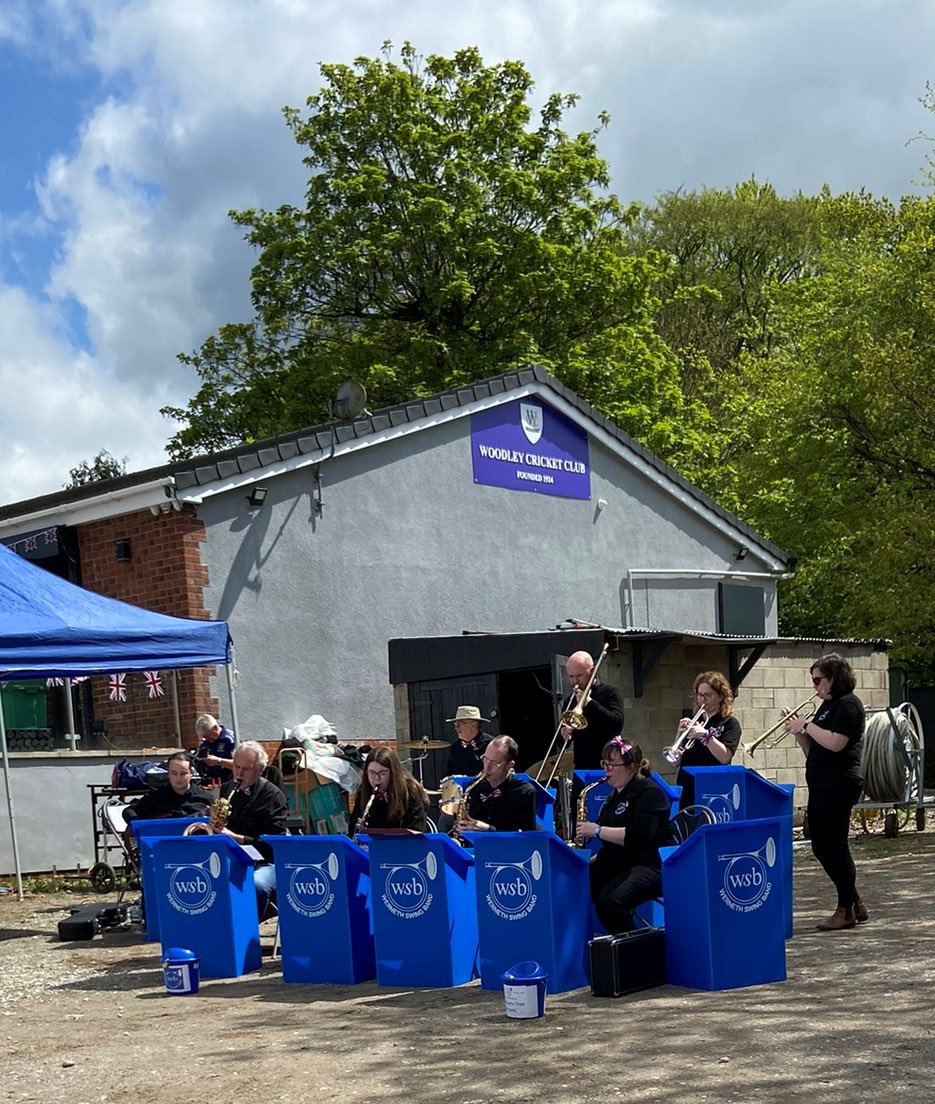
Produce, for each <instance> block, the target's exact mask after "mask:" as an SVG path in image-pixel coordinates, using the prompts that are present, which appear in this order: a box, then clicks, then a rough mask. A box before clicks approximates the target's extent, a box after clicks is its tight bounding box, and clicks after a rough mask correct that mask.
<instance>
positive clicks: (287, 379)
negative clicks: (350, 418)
mask: <svg viewBox="0 0 935 1104" xmlns="http://www.w3.org/2000/svg"><path fill="white" fill-rule="evenodd" d="M390 55H391V50H390V48H389V46H386V47H385V48H384V56H383V58H382V59H371V58H359V59H358V60H357V61H356V62H355V63H354V65H353V66H347V65H323V66H322V68H321V72H322V76H323V77H324V85H323V87H322V89H321V90H320V91H319V92H318V93H316V94H315V95H313V96H311V97H310V98H309V100H308V104H307V108H308V110H307V112H306V113H301V112H299V111H298V110H296V109H294V108H287V109H286V110H285V117H286V122H287V124H288V126H289V127H290V129H291V130H292V132H293V135H294V137H295V139H296V142H297V143H298V144H299V145H300V146H302V147H303V149H304V151H305V156H304V160H305V164H306V165H307V167H308V169H309V182H308V189H307V193H306V203H305V207H304V208H297V207H294V206H288V205H287V206H282V207H279V208H278V209H277V210H274V211H263V210H247V211H240V212H232V217H233V219H234V220H235V221H236V222H237V223H238V224H239V225H241V226H243V227H245V228H246V230H247V235H246V236H247V240H248V241H249V242H250V244H251V245H253V246H254V247H255V248H256V249H257V251H258V258H257V262H256V265H255V267H254V269H253V273H252V299H253V306H254V309H255V312H256V314H255V318H254V319H253V320H252V321H250V322H248V323H242V324H233V325H228V326H224V327H222V328H221V329H220V330H219V332H218V333H217V334H216V335H215V336H213V337H211V338H210V339H209V340H208V341H206V342H205V344H204V345H203V346H202V347H201V349H200V350H198V351H197V352H195V353H193V354H192V355H190V356H185V357H183V358H182V359H183V360H184V361H186V362H187V363H189V364H191V365H192V366H193V367H194V368H195V369H196V371H197V372H198V374H199V376H200V378H201V381H202V383H201V387H200V389H199V391H198V393H197V394H196V395H195V396H194V397H193V398H192V400H191V401H190V402H189V404H188V406H187V407H186V408H185V409H181V410H180V409H168V410H167V411H166V413H169V414H171V415H172V416H173V417H177V418H180V419H181V420H183V421H184V422H186V423H187V424H186V425H185V426H184V428H183V429H181V430H180V431H179V432H178V433H177V434H176V435H175V437H173V438H172V440H171V442H170V450H171V452H172V453H173V454H174V455H175V456H184V455H190V454H192V453H193V452H196V451H199V450H211V449H216V448H219V447H223V446H227V445H231V444H235V443H238V442H241V441H244V440H249V439H252V438H256V437H260V436H267V435H272V434H275V433H279V432H282V431H284V430H287V429H292V428H297V427H300V426H303V425H309V424H314V423H315V422H318V421H321V420H323V419H325V418H327V417H328V416H329V402H330V399H331V397H332V396H333V395H334V393H335V390H336V388H337V385H338V384H339V382H340V381H341V380H342V379H343V378H345V377H347V376H351V377H353V378H355V379H358V380H360V381H361V382H362V383H363V384H364V385H365V386H366V387H367V390H368V393H369V395H370V397H371V404H372V405H383V404H385V403H390V402H396V401H401V400H404V399H408V398H411V397H413V396H417V395H422V394H428V393H432V392H435V391H438V390H442V389H444V388H447V387H451V386H456V385H458V384H461V383H465V382H470V381H473V380H476V379H480V378H483V377H485V376H489V375H494V374H497V373H500V372H503V371H506V370H508V369H510V368H511V367H515V366H517V365H522V364H529V363H541V364H543V365H545V366H546V367H548V368H549V369H550V370H551V371H552V372H554V373H555V374H556V375H557V376H558V377H559V378H560V379H562V380H563V381H564V382H566V383H567V384H568V385H569V386H570V387H572V388H573V389H574V390H575V391H576V392H577V393H578V394H579V395H581V396H582V397H584V398H585V399H588V400H589V401H590V402H592V403H593V404H594V405H595V406H596V407H597V408H598V409H600V410H602V411H604V412H605V413H607V414H608V415H609V416H610V417H612V418H614V420H616V421H618V422H619V423H620V424H621V425H622V426H623V427H624V428H625V429H627V430H629V431H630V432H632V433H634V434H635V435H636V436H638V437H639V438H640V439H641V440H642V441H643V442H645V443H646V444H647V445H649V447H651V448H654V449H656V450H657V451H658V452H660V453H661V454H662V455H663V456H664V457H665V458H666V459H669V460H671V461H674V462H676V463H679V464H680V465H681V467H682V470H683V471H685V473H686V474H689V475H690V474H691V472H692V471H693V455H694V452H695V450H697V448H698V445H699V443H700V441H701V440H702V435H701V433H700V432H699V431H700V430H701V429H703V426H704V423H705V421H706V418H707V413H706V410H705V408H704V407H703V406H699V407H698V408H697V409H692V406H691V403H690V402H689V403H686V401H685V397H684V396H683V394H682V391H681V387H680V381H679V365H678V360H677V358H676V357H675V356H674V355H673V354H672V352H671V350H670V349H669V348H668V346H667V345H666V343H665V342H664V341H663V340H662V339H661V338H660V336H659V334H658V331H657V329H656V327H655V324H654V315H655V314H656V312H657V311H658V307H659V300H658V286H659V281H660V278H661V277H662V276H663V274H664V273H665V272H666V270H667V267H668V262H667V261H665V260H663V259H662V258H661V256H660V255H659V254H657V253H655V252H654V251H652V250H646V251H644V252H643V253H642V254H641V255H635V254H634V252H633V251H632V250H631V249H629V248H627V247H626V240H625V230H626V227H627V225H628V223H629V222H630V221H631V219H632V217H633V216H634V214H635V208H634V209H632V210H630V209H624V208H623V207H622V205H621V204H620V202H619V200H618V199H617V197H616V196H614V195H612V194H610V193H609V192H608V191H607V187H608V185H609V178H608V172H607V166H606V164H605V163H604V161H603V160H602V159H601V158H600V157H599V156H598V153H597V147H596V135H597V133H598V131H599V127H598V128H595V129H594V130H590V131H585V132H583V133H580V134H577V135H576V136H570V135H568V134H567V133H566V132H565V131H564V130H563V129H562V126H561V124H562V119H563V115H564V113H565V112H566V111H567V110H568V109H570V108H572V107H573V105H574V103H575V99H576V98H575V97H574V96H571V95H561V94H557V93H556V94H554V95H551V96H549V97H548V99H547V100H546V102H545V105H544V106H543V107H542V108H541V110H540V111H539V113H538V119H537V120H536V122H535V123H533V113H532V111H531V109H530V107H529V104H528V98H529V96H530V93H531V91H532V89H533V81H532V78H531V76H530V75H529V73H528V72H527V71H526V69H525V68H524V67H523V66H522V65H521V64H520V63H519V62H515V61H508V62H504V63H502V64H499V65H495V66H485V65H484V64H483V61H482V58H481V56H480V54H479V53H478V51H477V50H476V49H473V48H471V49H464V50H459V51H457V52H456V53H455V54H454V56H453V57H451V58H447V57H441V56H437V55H432V56H429V57H427V58H425V59H424V60H423V59H421V58H419V57H418V56H417V54H416V53H415V51H414V49H413V48H412V47H411V46H410V45H408V44H407V45H405V46H404V47H403V48H402V49H401V51H400V56H399V63H397V62H395V61H393V60H392V59H391V56H390ZM606 121H607V120H606V117H602V118H601V120H600V126H603V125H604V124H605V123H606Z"/></svg>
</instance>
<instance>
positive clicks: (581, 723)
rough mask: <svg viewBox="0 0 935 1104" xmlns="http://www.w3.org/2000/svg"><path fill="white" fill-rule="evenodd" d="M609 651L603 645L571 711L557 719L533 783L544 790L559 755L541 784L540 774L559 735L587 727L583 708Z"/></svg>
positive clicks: (553, 771) (556, 767)
mask: <svg viewBox="0 0 935 1104" xmlns="http://www.w3.org/2000/svg"><path fill="white" fill-rule="evenodd" d="M609 650H610V645H609V644H605V645H604V649H603V651H602V652H601V654H600V656H599V657H598V660H597V663H595V664H594V666H593V668H592V669H591V677H590V678H589V679H588V681H587V685H586V686H585V688H584V691H583V693H582V695H581V697H580V698H579V699H578V701H577V703H576V704H575V705H574V706H573V707H572V708H571V709H566V710H565V711H564V713H562V715H561V717H559V719H558V728H556V730H555V735H554V736H553V737H552V742H551V743H550V744H549V750H548V751H547V752H546V753H545V758H544V759H543V760H542V765H541V766H540V767H539V772H538V774H537V775H536V778H535V781H536V782H539V783H540V784H541V785H543V786H545V788H546V789H548V788H549V786H551V785H552V781H553V779H554V778H555V772H556V770H557V769H558V764H559V760H560V759H561V755H556V757H555V762H554V763H553V764H552V770H551V772H550V773H549V777H548V779H547V780H546V781H545V782H543V781H542V772H543V771H544V770H545V765H546V763H547V762H548V761H549V756H550V755H551V754H552V752H553V750H554V748H555V744H556V741H557V740H558V737H559V733H560V732H561V731H562V729H563V728H564V727H565V726H566V725H567V726H568V727H569V728H573V729H574V730H575V731H576V732H580V731H581V729H582V728H587V727H588V718H587V717H586V716H585V715H584V707H585V706H586V705H587V704H588V698H589V697H590V694H591V687H592V686H593V685H594V680H595V679H596V678H597V672H598V669H599V668H600V665H601V664H602V663H603V662H604V658H605V657H606V655H607V653H608V651H609Z"/></svg>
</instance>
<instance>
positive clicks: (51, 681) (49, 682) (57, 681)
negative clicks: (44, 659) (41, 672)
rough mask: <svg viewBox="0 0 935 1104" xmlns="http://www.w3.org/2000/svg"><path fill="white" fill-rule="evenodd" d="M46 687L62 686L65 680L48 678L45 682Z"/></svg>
mask: <svg viewBox="0 0 935 1104" xmlns="http://www.w3.org/2000/svg"><path fill="white" fill-rule="evenodd" d="M45 684H46V686H64V685H65V680H64V679H60V678H50V679H46V680H45Z"/></svg>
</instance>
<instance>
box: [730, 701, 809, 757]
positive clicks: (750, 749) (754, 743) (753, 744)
mask: <svg viewBox="0 0 935 1104" xmlns="http://www.w3.org/2000/svg"><path fill="white" fill-rule="evenodd" d="M817 697H818V691H817V690H816V691H815V693H814V694H809V696H808V697H807V698H806V699H805V701H803V702H800V703H799V704H798V705H797V706H796V707H795V709H791V710H789V712H788V713H783V715H782V716H781V717H780V718H779V720H778V721H777V722H776V723H775V724H774V725H773V727H772V728H768V729H767V730H766V731H765V732H764V733H763V734H762V735H761V736H757V738H756V739H755V740H751V741H750V743H749V744H741V748H742V749H743V750H744V751H745V752H746V753H747V754H748V755H753V753H754V752H755V751H756V749H757V748H758V747H759V746H760V744H762V743H763V742H764V741H766V740H768V739H769V738H770V736H772V734H773V733H774V732H775V731H776V729H777V728H780V727H781V726H782V725H784V724H785V723H786V721H787V720H788V719H789V718H790V717H797V716H798V714H799V710H800V709H804V708H805V707H806V706H807V705H811V704H812V702H813V701H814V700H815V699H816V698H817ZM814 712H815V710H814V709H810V710H809V711H808V716H809V717H811V716H812V714H813V713H814ZM786 735H787V734H786V733H785V732H783V733H781V734H780V735H779V736H777V737H776V739H775V740H774V741H773V742H772V743H771V744H767V745H766V750H767V751H769V750H770V749H771V748H774V747H776V745H777V744H779V743H780V741H782V740H783V739H784V738H785V736H786Z"/></svg>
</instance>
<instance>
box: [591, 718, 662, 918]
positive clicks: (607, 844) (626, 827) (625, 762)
mask: <svg viewBox="0 0 935 1104" xmlns="http://www.w3.org/2000/svg"><path fill="white" fill-rule="evenodd" d="M601 766H602V767H603V769H604V770H605V771H606V773H607V780H608V781H609V782H610V784H611V786H613V790H612V791H611V794H610V796H609V797H608V798H607V800H606V801H605V802H604V804H603V805H602V806H601V811H600V813H598V816H597V822H596V823H592V822H590V821H584V822H582V823H581V824H579V825H578V829H577V833H578V837H579V838H580V839H592V838H593V837H597V838H598V839H599V840H600V841H601V849H600V851H598V853H597V854H596V855H595V856H594V859H593V860H592V862H591V867H590V874H591V900H592V901H593V902H594V911H595V912H596V913H597V918H598V920H600V922H601V923H602V924H603V925H604V928H605V929H606V930H607V931H608V932H609V933H610V934H611V935H617V934H618V933H620V932H626V931H632V930H633V928H634V926H635V925H634V923H633V909H634V908H636V906H637V905H640V904H642V903H643V902H644V901H651V900H652V899H653V898H654V897H659V896H660V895H661V894H662V860H661V858H660V856H659V848H660V847H668V846H671V845H672V844H674V843H675V837H674V836H673V834H672V824H671V821H670V820H669V812H670V803H669V799H668V797H666V795H665V794H664V793H663V792H662V789H661V787H659V786H657V785H656V783H655V782H653V780H652V779H651V778H650V777H649V776H650V775H651V774H652V766H651V765H650V763H649V761H648V760H647V759H644V758H643V753H642V751H641V750H640V747H639V745H638V744H634V743H631V742H630V741H628V740H625V739H624V738H623V737H622V736H615V737H614V738H613V739H612V740H609V741H608V742H607V743H606V744H605V745H604V750H603V752H602V753H601Z"/></svg>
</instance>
